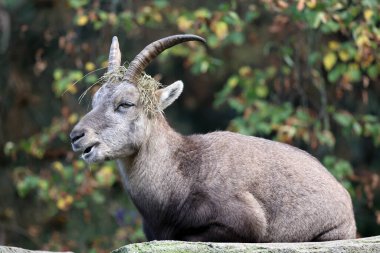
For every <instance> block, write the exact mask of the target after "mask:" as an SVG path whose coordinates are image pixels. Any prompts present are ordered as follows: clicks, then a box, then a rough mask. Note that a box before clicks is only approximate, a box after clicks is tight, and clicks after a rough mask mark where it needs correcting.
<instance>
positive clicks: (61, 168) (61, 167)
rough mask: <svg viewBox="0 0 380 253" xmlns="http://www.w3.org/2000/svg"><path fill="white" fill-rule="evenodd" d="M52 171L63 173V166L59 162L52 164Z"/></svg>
mask: <svg viewBox="0 0 380 253" xmlns="http://www.w3.org/2000/svg"><path fill="white" fill-rule="evenodd" d="M53 169H55V170H56V171H58V172H63V165H62V163H61V162H54V163H53Z"/></svg>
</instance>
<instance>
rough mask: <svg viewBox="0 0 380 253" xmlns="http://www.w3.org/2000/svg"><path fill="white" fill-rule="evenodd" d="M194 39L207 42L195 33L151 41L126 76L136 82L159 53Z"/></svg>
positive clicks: (131, 64) (134, 60) (129, 68)
mask: <svg viewBox="0 0 380 253" xmlns="http://www.w3.org/2000/svg"><path fill="white" fill-rule="evenodd" d="M192 40H194V41H200V42H202V43H204V44H206V41H205V39H203V38H202V37H199V36H197V35H193V34H179V35H172V36H169V37H165V38H162V39H160V40H157V41H155V42H152V43H150V44H149V45H148V46H146V47H145V48H144V49H143V50H142V51H141V52H140V53H139V54H138V55H137V56H136V57H135V59H133V61H132V62H131V63H130V64H129V67H128V71H127V76H126V78H127V80H128V81H130V82H132V83H136V81H137V80H138V78H139V76H140V75H141V74H142V72H143V71H144V69H145V68H146V67H147V66H148V65H149V63H150V62H151V61H152V60H153V59H154V58H156V57H157V55H159V54H160V53H162V52H163V51H164V50H166V49H168V48H171V47H172V46H175V45H177V44H180V43H183V42H186V41H192Z"/></svg>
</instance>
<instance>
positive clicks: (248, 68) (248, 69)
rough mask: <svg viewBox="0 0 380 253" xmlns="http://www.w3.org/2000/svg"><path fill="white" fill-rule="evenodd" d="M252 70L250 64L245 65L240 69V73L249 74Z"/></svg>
mask: <svg viewBox="0 0 380 253" xmlns="http://www.w3.org/2000/svg"><path fill="white" fill-rule="evenodd" d="M251 72H252V70H251V68H250V67H249V66H243V67H241V68H240V69H239V75H241V76H245V77H246V76H249V75H250V74H251Z"/></svg>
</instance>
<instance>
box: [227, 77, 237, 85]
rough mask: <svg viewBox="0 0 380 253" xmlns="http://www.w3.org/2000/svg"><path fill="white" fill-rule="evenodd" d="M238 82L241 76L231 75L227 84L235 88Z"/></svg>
mask: <svg viewBox="0 0 380 253" xmlns="http://www.w3.org/2000/svg"><path fill="white" fill-rule="evenodd" d="M238 83H239V78H238V77H237V76H233V77H230V78H229V79H228V81H227V85H228V86H229V87H230V88H235V87H236V85H237V84H238Z"/></svg>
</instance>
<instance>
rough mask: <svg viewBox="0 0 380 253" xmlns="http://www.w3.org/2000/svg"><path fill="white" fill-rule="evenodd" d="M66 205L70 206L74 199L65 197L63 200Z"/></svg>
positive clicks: (68, 196) (69, 196)
mask: <svg viewBox="0 0 380 253" xmlns="http://www.w3.org/2000/svg"><path fill="white" fill-rule="evenodd" d="M65 202H66V205H71V204H72V203H73V202H74V198H73V196H71V195H67V196H66V198H65Z"/></svg>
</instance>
